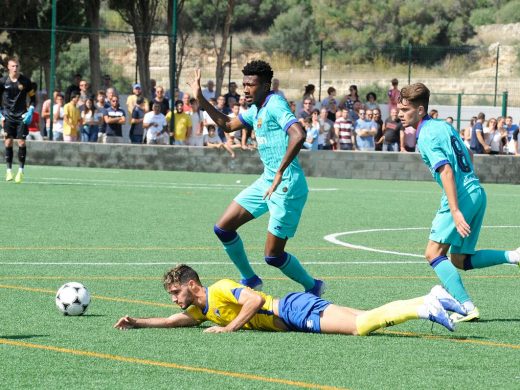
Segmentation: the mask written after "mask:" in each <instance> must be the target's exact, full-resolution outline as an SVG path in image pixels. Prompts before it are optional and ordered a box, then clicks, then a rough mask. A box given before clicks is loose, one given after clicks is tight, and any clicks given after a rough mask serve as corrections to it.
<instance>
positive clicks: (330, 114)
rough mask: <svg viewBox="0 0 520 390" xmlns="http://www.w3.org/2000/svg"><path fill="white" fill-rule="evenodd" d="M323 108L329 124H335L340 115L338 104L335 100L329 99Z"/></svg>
mask: <svg viewBox="0 0 520 390" xmlns="http://www.w3.org/2000/svg"><path fill="white" fill-rule="evenodd" d="M322 108H323V106H322ZM325 108H326V109H327V118H329V120H330V121H331V122H335V121H336V119H337V118H338V116H339V115H341V114H340V113H339V112H338V104H337V101H336V99H329V102H328V104H327V106H325Z"/></svg>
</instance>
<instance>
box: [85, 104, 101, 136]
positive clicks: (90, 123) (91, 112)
mask: <svg viewBox="0 0 520 390" xmlns="http://www.w3.org/2000/svg"><path fill="white" fill-rule="evenodd" d="M102 121H103V118H102V117H101V118H100V117H99V115H97V112H96V105H95V104H94V100H92V98H88V99H87V100H86V101H85V106H84V107H83V110H82V111H81V142H97V140H98V133H99V125H100V124H101V122H102Z"/></svg>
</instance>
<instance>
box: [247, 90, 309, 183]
mask: <svg viewBox="0 0 520 390" xmlns="http://www.w3.org/2000/svg"><path fill="white" fill-rule="evenodd" d="M238 118H239V119H240V121H241V122H242V123H243V124H244V126H246V127H247V128H249V129H252V130H254V131H255V135H256V142H257V143H258V152H259V153H260V159H261V160H262V162H263V164H264V174H263V177H264V178H265V179H266V180H270V181H272V180H273V179H274V176H275V174H276V172H277V171H278V168H279V167H280V164H281V162H282V160H283V157H284V156H285V153H286V152H287V145H288V141H289V136H288V135H287V129H288V128H289V127H290V126H291V125H293V124H294V123H297V122H298V120H297V119H296V117H295V116H294V114H293V113H292V112H291V110H290V109H289V104H288V103H287V101H286V100H285V99H284V98H283V97H281V96H279V95H277V94H274V93H272V92H271V93H270V94H269V95H267V97H266V99H265V101H264V103H263V104H262V106H261V107H260V108H258V107H257V106H256V104H253V105H251V107H249V109H248V110H247V111H246V112H243V113H241V114H240V115H239V116H238ZM295 175H296V176H300V175H301V176H303V171H302V168H301V167H300V164H299V163H298V158H297V157H296V158H294V160H293V161H291V164H290V165H289V166H288V167H287V169H286V170H285V171H284V174H283V179H287V178H290V177H293V176H295Z"/></svg>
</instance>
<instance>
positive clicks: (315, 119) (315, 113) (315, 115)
mask: <svg viewBox="0 0 520 390" xmlns="http://www.w3.org/2000/svg"><path fill="white" fill-rule="evenodd" d="M311 118H312V128H313V129H317V130H318V150H321V149H323V143H324V142H325V135H324V134H323V133H322V131H321V125H320V110H318V109H317V108H315V109H314V110H312V114H311Z"/></svg>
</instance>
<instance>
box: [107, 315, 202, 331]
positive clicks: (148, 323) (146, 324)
mask: <svg viewBox="0 0 520 390" xmlns="http://www.w3.org/2000/svg"><path fill="white" fill-rule="evenodd" d="M196 325H199V321H197V320H195V319H193V318H192V317H190V316H189V315H188V314H187V313H177V314H174V315H172V316H170V317H165V318H160V317H156V318H134V317H130V316H128V315H126V316H124V317H121V318H120V319H119V320H118V321H117V322H116V323H115V324H114V328H116V329H121V330H126V329H133V328H180V327H185V326H196Z"/></svg>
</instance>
